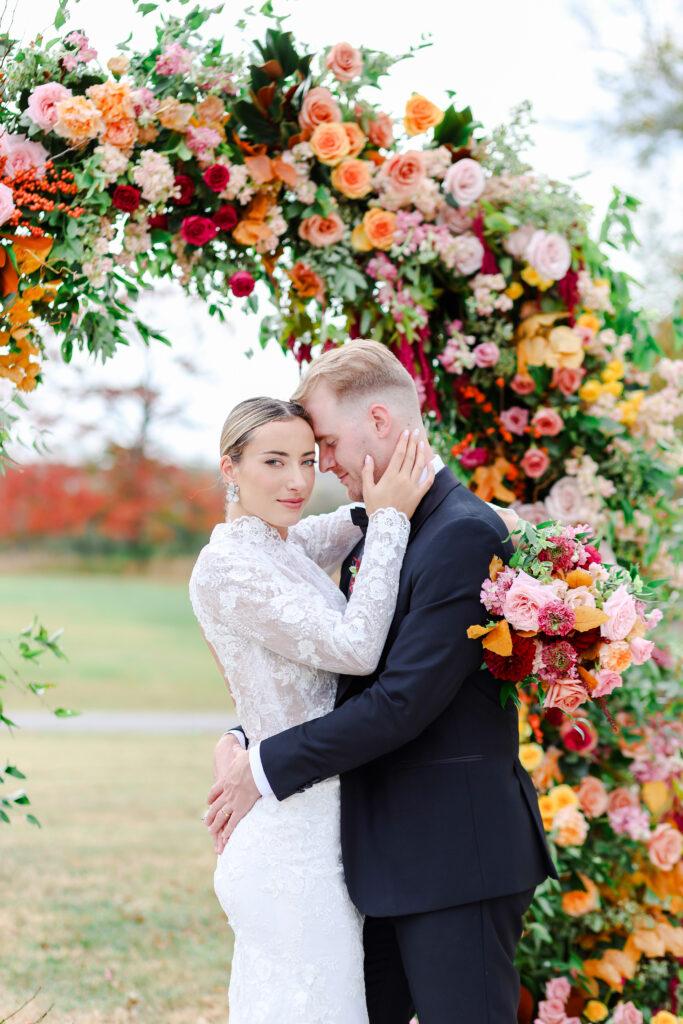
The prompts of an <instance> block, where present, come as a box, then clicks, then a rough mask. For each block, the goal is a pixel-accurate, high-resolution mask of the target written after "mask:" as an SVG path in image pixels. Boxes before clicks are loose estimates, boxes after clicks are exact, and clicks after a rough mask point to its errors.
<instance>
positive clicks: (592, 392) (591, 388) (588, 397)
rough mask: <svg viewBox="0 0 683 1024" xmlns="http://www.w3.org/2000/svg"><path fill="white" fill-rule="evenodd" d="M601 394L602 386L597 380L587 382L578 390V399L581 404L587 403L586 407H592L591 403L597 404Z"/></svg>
mask: <svg viewBox="0 0 683 1024" xmlns="http://www.w3.org/2000/svg"><path fill="white" fill-rule="evenodd" d="M601 394H602V384H601V383H600V381H599V380H587V381H586V383H585V384H582V385H581V387H580V388H579V398H580V399H581V401H582V402H587V403H588V405H592V404H593V402H597V400H598V398H599V397H600V395H601Z"/></svg>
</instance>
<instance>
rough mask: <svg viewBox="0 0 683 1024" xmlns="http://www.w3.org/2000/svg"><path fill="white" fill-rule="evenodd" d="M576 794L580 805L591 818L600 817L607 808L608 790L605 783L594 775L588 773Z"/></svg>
mask: <svg viewBox="0 0 683 1024" xmlns="http://www.w3.org/2000/svg"><path fill="white" fill-rule="evenodd" d="M576 795H577V796H578V798H579V807H580V808H581V810H582V811H583V813H584V814H587V815H588V817H589V818H599V817H600V816H601V815H603V814H604V813H605V811H606V810H607V790H606V789H605V786H604V783H603V782H602V781H601V780H600V779H596V777H595V776H594V775H586V776H585V777H584V778H583V779H582V780H581V785H580V786H579V788H578V790H577V794H576Z"/></svg>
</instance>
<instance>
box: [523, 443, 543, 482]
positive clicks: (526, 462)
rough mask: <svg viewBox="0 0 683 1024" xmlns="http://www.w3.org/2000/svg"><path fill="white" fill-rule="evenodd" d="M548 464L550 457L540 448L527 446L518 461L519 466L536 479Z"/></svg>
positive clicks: (541, 474)
mask: <svg viewBox="0 0 683 1024" xmlns="http://www.w3.org/2000/svg"><path fill="white" fill-rule="evenodd" d="M549 465H550V459H549V458H548V456H547V455H546V453H545V452H542V451H541V449H540V448H527V450H526V452H525V453H524V457H523V458H522V461H521V462H520V466H521V467H522V469H523V470H524V472H525V473H526V475H527V476H528V477H530V478H531V479H532V480H538V478H539V477H541V476H543V474H544V473H545V471H546V470H547V468H548V466H549Z"/></svg>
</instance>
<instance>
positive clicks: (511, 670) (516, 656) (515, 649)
mask: <svg viewBox="0 0 683 1024" xmlns="http://www.w3.org/2000/svg"><path fill="white" fill-rule="evenodd" d="M510 635H511V637H512V654H511V655H510V656H509V657H508V658H505V657H503V655H502V654H495V653H494V652H493V651H487V650H486V648H484V661H485V662H486V664H487V665H488V667H489V668H490V669H491V671H492V672H493V674H494V676H498V678H499V679H509V680H510V681H511V682H513V683H521V681H522V680H523V679H526V677H527V676H528V675H529V674H530V673H531V668H532V666H533V664H534V655H535V654H536V645H535V644H534V641H533V640H532V639H531V637H528V636H519V634H518V633H514V632H512V631H510Z"/></svg>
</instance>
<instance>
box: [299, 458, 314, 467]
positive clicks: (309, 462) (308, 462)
mask: <svg viewBox="0 0 683 1024" xmlns="http://www.w3.org/2000/svg"><path fill="white" fill-rule="evenodd" d="M316 464H317V463H316V460H315V459H304V461H303V462H302V463H301V465H302V466H315V465H316Z"/></svg>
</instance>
